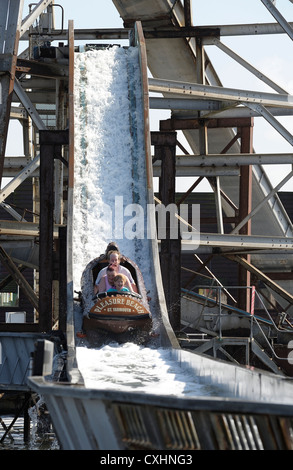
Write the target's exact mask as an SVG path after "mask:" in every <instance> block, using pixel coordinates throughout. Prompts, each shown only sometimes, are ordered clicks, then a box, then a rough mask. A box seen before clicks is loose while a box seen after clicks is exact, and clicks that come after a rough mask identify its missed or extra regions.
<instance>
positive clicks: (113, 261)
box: [94, 251, 137, 294]
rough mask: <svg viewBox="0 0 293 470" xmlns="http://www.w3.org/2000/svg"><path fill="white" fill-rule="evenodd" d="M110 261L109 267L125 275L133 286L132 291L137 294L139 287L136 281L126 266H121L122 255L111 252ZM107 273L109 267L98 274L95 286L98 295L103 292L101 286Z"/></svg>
mask: <svg viewBox="0 0 293 470" xmlns="http://www.w3.org/2000/svg"><path fill="white" fill-rule="evenodd" d="M108 261H109V266H111V267H112V268H114V269H115V272H116V274H124V275H125V276H126V277H127V278H128V280H129V285H130V286H131V288H130V290H132V291H134V292H137V286H136V284H135V281H134V279H133V277H132V275H131V273H130V271H129V269H127V268H126V267H124V266H121V264H120V261H121V254H120V253H119V252H118V251H110V252H109V253H108ZM106 273H107V267H105V268H103V269H101V271H100V272H99V273H98V275H97V278H96V281H95V285H94V294H97V292H103V290H102V287H101V286H100V281H101V279H102V278H103V276H105V275H106Z"/></svg>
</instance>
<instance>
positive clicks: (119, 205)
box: [102, 196, 200, 248]
mask: <svg viewBox="0 0 293 470" xmlns="http://www.w3.org/2000/svg"><path fill="white" fill-rule="evenodd" d="M102 220H103V222H104V226H105V227H107V229H106V230H107V231H108V232H109V234H108V235H109V236H110V238H111V236H112V237H113V238H115V239H116V240H119V239H120V240H121V239H123V238H126V239H128V240H133V239H135V238H136V239H140V240H142V239H145V238H147V239H154V238H158V239H159V240H166V239H171V240H178V239H179V238H181V239H182V240H190V241H192V244H193V248H197V247H198V246H199V241H200V205H199V204H192V205H189V204H180V205H179V206H177V205H176V204H169V205H168V206H165V205H164V204H146V206H144V207H142V206H141V205H140V204H128V205H124V200H123V196H115V203H114V205H113V206H109V205H107V204H105V205H104V206H103V210H102ZM194 245H195V246H194Z"/></svg>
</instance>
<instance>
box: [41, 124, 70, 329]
mask: <svg viewBox="0 0 293 470" xmlns="http://www.w3.org/2000/svg"><path fill="white" fill-rule="evenodd" d="M66 144H68V131H45V130H41V131H40V251H39V324H40V329H41V331H50V330H51V329H52V294H53V278H54V275H53V269H54V258H53V243H54V237H53V227H54V159H55V158H59V157H60V155H61V146H62V145H66Z"/></svg>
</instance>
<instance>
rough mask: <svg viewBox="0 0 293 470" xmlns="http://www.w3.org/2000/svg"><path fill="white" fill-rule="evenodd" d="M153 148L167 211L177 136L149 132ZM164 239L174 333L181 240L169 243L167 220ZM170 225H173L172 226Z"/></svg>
mask: <svg viewBox="0 0 293 470" xmlns="http://www.w3.org/2000/svg"><path fill="white" fill-rule="evenodd" d="M151 139H152V144H153V145H155V156H156V158H157V159H160V160H161V161H162V163H161V166H162V172H161V177H160V182H159V193H160V200H161V203H162V204H163V205H164V206H165V207H167V206H168V205H169V204H175V176H176V144H177V139H176V132H152V133H151ZM165 223H166V238H165V239H162V240H161V250H160V264H161V273H162V280H163V286H164V292H165V298H166V303H167V309H168V313H169V319H170V323H171V325H172V328H173V330H174V331H179V330H180V322H181V321H180V316H181V240H180V234H179V222H178V219H176V223H177V224H178V237H177V239H171V227H170V218H168V217H167V216H166V219H165ZM172 223H173V222H172Z"/></svg>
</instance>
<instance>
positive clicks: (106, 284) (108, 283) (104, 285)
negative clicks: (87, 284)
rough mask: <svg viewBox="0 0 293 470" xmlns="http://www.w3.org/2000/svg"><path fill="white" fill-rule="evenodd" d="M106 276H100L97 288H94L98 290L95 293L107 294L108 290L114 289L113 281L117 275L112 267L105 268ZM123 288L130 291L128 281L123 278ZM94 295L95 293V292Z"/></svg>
mask: <svg viewBox="0 0 293 470" xmlns="http://www.w3.org/2000/svg"><path fill="white" fill-rule="evenodd" d="M106 272H107V274H106V276H102V278H101V281H100V282H99V285H98V286H95V287H97V288H98V291H97V292H100V293H101V292H107V291H109V290H110V289H112V288H114V287H115V283H114V279H115V277H116V275H117V273H116V271H115V269H114V268H113V267H112V266H110V265H109V266H108V267H107V268H106ZM125 287H127V288H128V290H129V291H132V288H131V285H130V282H129V279H128V278H127V277H126V276H125ZM95 293H96V292H95Z"/></svg>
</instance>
